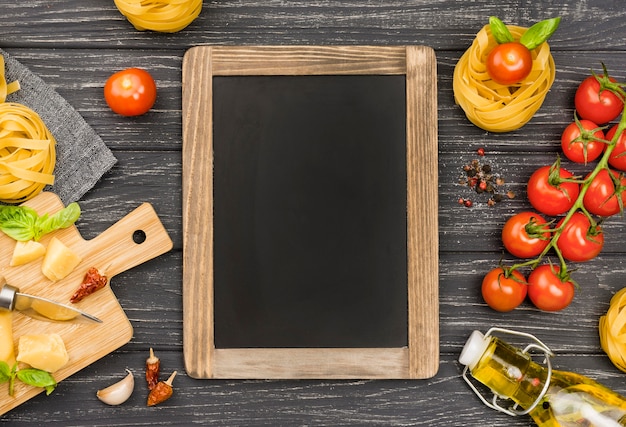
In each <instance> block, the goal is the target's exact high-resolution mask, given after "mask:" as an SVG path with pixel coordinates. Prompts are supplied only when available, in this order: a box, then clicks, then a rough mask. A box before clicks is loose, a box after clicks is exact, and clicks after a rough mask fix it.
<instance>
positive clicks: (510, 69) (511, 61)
mask: <svg viewBox="0 0 626 427" xmlns="http://www.w3.org/2000/svg"><path fill="white" fill-rule="evenodd" d="M532 68H533V57H532V55H531V53H530V50H528V48H527V47H526V46H524V45H523V44H521V43H519V42H508V43H501V44H498V45H497V46H496V47H494V48H493V49H492V50H491V52H489V55H487V73H488V74H489V77H491V79H492V80H493V81H495V82H496V83H500V84H501V85H512V84H515V83H519V82H521V81H522V80H524V79H525V78H526V77H527V76H528V74H530V70H532Z"/></svg>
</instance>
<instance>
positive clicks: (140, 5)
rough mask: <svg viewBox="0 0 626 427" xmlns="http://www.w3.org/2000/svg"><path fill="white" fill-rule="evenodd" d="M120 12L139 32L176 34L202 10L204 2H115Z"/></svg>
mask: <svg viewBox="0 0 626 427" xmlns="http://www.w3.org/2000/svg"><path fill="white" fill-rule="evenodd" d="M115 6H117V8H118V9H119V11H120V12H121V13H122V15H124V16H125V17H126V19H128V21H129V22H130V23H131V24H133V26H134V27H135V28H136V29H137V30H139V31H144V30H152V31H158V32H162V33H175V32H177V31H180V30H182V29H183V28H185V27H187V26H188V25H189V24H191V22H192V21H193V20H194V19H196V18H197V17H198V15H199V14H200V11H201V10H202V0H115Z"/></svg>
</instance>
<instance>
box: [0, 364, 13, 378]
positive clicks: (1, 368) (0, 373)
mask: <svg viewBox="0 0 626 427" xmlns="http://www.w3.org/2000/svg"><path fill="white" fill-rule="evenodd" d="M10 379H11V368H10V367H9V364H8V363H7V362H3V361H1V360H0V383H5V382H7V381H9V380H10Z"/></svg>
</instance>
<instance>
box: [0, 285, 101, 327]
mask: <svg viewBox="0 0 626 427" xmlns="http://www.w3.org/2000/svg"><path fill="white" fill-rule="evenodd" d="M3 309H4V310H10V311H13V310H16V311H19V312H20V313H23V314H25V315H27V316H30V317H32V318H33V319H37V320H45V321H48V322H71V323H94V322H96V323H102V320H100V319H98V318H97V317H95V316H92V315H91V314H89V313H85V312H84V311H81V310H78V309H77V308H74V307H72V306H70V305H66V304H61V303H59V302H56V301H52V300H50V299H47V298H42V297H38V296H35V295H28V294H24V293H21V292H20V290H19V289H18V288H16V287H15V286H11V285H7V284H5V285H4V286H2V288H0V310H3Z"/></svg>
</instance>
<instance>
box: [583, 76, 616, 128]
mask: <svg viewBox="0 0 626 427" xmlns="http://www.w3.org/2000/svg"><path fill="white" fill-rule="evenodd" d="M600 78H604V76H600ZM609 80H610V81H612V82H615V79H612V78H609ZM574 104H575V105H576V111H578V115H579V116H580V117H582V118H583V119H587V120H591V121H592V122H594V123H598V124H605V123H608V122H610V121H611V120H614V119H615V118H617V116H619V115H620V114H621V112H622V110H623V109H624V102H623V101H622V100H621V99H620V98H619V97H618V96H617V95H615V94H614V93H613V92H611V91H609V90H603V91H602V92H600V82H599V81H598V79H597V78H596V77H595V76H589V77H587V78H586V79H585V80H583V81H582V83H581V84H580V85H579V86H578V89H576V95H575V96H574Z"/></svg>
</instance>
